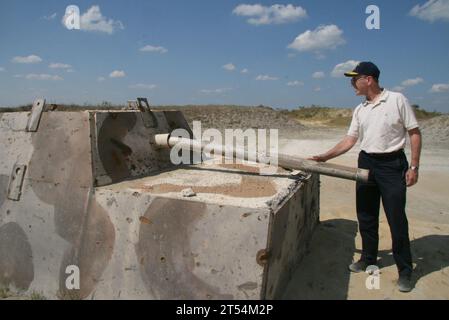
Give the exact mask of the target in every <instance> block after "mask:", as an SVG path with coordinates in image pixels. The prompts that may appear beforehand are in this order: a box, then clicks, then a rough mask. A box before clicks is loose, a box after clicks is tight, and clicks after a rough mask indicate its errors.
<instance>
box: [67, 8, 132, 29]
mask: <svg viewBox="0 0 449 320" xmlns="http://www.w3.org/2000/svg"><path fill="white" fill-rule="evenodd" d="M65 20H66V15H64V16H63V17H62V20H61V22H62V24H63V25H64V26H65ZM80 29H81V30H84V31H98V32H104V33H108V34H113V33H114V31H115V30H116V29H124V27H123V24H122V22H121V21H118V20H117V21H116V20H113V19H108V18H106V17H104V16H103V15H102V14H101V11H100V7H99V6H92V7H90V8H89V9H88V10H87V11H86V12H85V13H83V14H82V15H81V17H80Z"/></svg>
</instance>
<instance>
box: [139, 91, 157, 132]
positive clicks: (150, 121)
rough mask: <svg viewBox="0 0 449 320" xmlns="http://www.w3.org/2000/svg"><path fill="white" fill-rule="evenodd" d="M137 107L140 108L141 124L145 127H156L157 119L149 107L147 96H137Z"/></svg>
mask: <svg viewBox="0 0 449 320" xmlns="http://www.w3.org/2000/svg"><path fill="white" fill-rule="evenodd" d="M137 108H139V110H140V115H141V117H142V121H143V125H144V126H145V127H147V128H156V127H157V119H156V117H155V116H154V114H153V112H152V111H151V109H150V104H149V103H148V100H147V98H137Z"/></svg>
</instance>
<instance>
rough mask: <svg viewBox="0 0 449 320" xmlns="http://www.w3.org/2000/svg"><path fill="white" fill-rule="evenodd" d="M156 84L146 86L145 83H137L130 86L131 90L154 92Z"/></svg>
mask: <svg viewBox="0 0 449 320" xmlns="http://www.w3.org/2000/svg"><path fill="white" fill-rule="evenodd" d="M156 87H157V86H156V85H155V84H145V83H137V84H132V85H130V86H129V88H130V89H144V90H152V89H154V88H156Z"/></svg>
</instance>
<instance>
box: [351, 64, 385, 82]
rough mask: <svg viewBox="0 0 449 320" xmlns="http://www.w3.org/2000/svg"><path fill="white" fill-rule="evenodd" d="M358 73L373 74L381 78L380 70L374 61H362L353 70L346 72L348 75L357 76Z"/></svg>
mask: <svg viewBox="0 0 449 320" xmlns="http://www.w3.org/2000/svg"><path fill="white" fill-rule="evenodd" d="M358 75H364V76H371V77H373V78H376V79H379V76H380V70H379V68H378V67H377V66H376V65H375V64H374V63H372V62H369V61H363V62H360V63H359V64H358V65H357V66H356V67H355V68H354V70H352V71H349V72H345V76H347V77H356V76H358Z"/></svg>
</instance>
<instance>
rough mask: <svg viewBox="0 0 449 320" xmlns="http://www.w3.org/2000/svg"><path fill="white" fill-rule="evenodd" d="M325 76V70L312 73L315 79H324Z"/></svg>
mask: <svg viewBox="0 0 449 320" xmlns="http://www.w3.org/2000/svg"><path fill="white" fill-rule="evenodd" d="M324 77H325V74H324V72H323V71H317V72H314V73H313V74H312V78H314V79H322V78H324Z"/></svg>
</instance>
